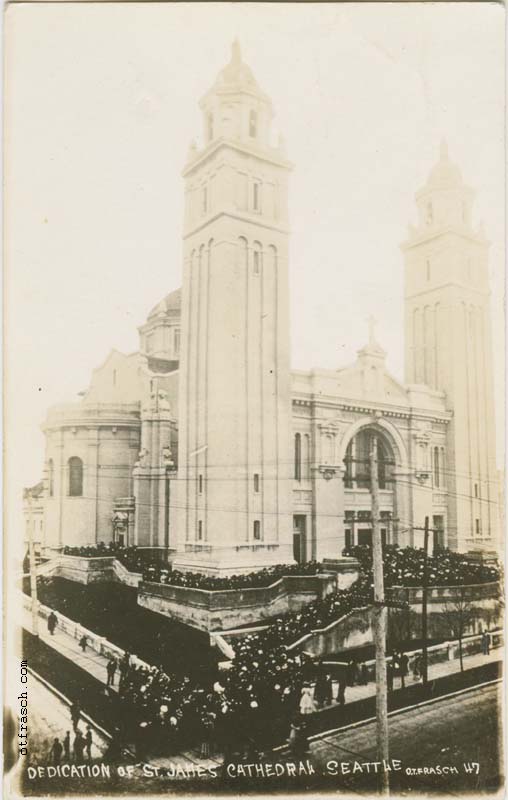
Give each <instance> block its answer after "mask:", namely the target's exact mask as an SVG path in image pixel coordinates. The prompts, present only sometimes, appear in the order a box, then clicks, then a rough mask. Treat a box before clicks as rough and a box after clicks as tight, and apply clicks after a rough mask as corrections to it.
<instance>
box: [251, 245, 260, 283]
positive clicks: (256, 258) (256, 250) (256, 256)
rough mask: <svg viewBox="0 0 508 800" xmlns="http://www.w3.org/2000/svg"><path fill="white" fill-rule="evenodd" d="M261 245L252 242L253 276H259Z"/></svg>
mask: <svg viewBox="0 0 508 800" xmlns="http://www.w3.org/2000/svg"><path fill="white" fill-rule="evenodd" d="M261 260H262V254H261V244H260V242H254V246H253V249H252V271H253V273H254V275H260V274H261Z"/></svg>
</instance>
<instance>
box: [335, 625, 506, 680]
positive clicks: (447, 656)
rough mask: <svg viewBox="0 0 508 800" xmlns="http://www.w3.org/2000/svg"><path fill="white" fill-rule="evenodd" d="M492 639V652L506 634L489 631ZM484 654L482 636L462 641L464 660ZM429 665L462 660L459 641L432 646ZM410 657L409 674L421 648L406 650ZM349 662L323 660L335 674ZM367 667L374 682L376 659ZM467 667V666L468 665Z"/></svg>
mask: <svg viewBox="0 0 508 800" xmlns="http://www.w3.org/2000/svg"><path fill="white" fill-rule="evenodd" d="M489 633H490V639H491V645H490V647H491V650H494V649H496V648H498V647H502V646H503V644H504V634H503V631H502V630H501V629H495V630H491V631H489ZM481 652H482V635H481V634H473V635H470V636H465V637H464V639H463V640H462V655H463V657H464V658H467V656H472V655H476V654H477V653H481ZM427 653H428V656H427V658H428V664H429V666H431V665H432V664H440V663H444V662H447V661H453V660H455V659H459V658H460V644H459V641H458V639H451V640H450V641H445V642H440V643H439V644H433V645H431V646H430V647H429V648H428V650H427ZM405 654H406V655H407V657H408V670H409V672H412V671H413V665H414V661H415V659H416V658H419V657H421V655H422V649H421V647H420V648H419V649H417V650H406V653H405ZM387 661H392V657H391V656H389V657H388V658H387ZM345 663H347V662H344V661H342V662H341V661H336V660H333V661H327V660H326V658H325V659H324V660H323V664H324V665H325V666H326V667H328V668H329V669H330V671H331V672H332V673H333V668H334V666H336V665H337V666H338V665H343V664H345ZM365 666H366V668H367V676H368V679H369V681H374V680H375V678H376V662H375V659H370V660H369V661H365ZM466 666H467V665H466Z"/></svg>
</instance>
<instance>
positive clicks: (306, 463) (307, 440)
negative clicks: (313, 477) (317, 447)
mask: <svg viewBox="0 0 508 800" xmlns="http://www.w3.org/2000/svg"><path fill="white" fill-rule="evenodd" d="M303 440H304V448H303V465H304V478H306V479H307V480H309V478H310V436H309V434H308V433H306V434H305V436H304V437H303Z"/></svg>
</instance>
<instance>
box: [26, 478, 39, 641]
mask: <svg viewBox="0 0 508 800" xmlns="http://www.w3.org/2000/svg"><path fill="white" fill-rule="evenodd" d="M26 499H27V502H28V560H29V562H30V595H31V598H32V633H33V635H34V636H35V637H36V638H39V602H38V600H37V567H36V564H35V546H34V531H33V513H32V493H31V491H30V489H28V491H27V497H26Z"/></svg>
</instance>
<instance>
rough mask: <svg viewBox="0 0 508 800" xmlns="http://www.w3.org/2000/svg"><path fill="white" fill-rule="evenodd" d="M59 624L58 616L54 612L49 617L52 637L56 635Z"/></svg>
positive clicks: (49, 628) (49, 629)
mask: <svg viewBox="0 0 508 800" xmlns="http://www.w3.org/2000/svg"><path fill="white" fill-rule="evenodd" d="M57 622H58V619H57V616H56V614H55V613H54V611H52V612H51V614H50V615H49V617H48V631H49V632H50V634H51V636H53V635H54V633H55V628H56V624H57Z"/></svg>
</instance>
